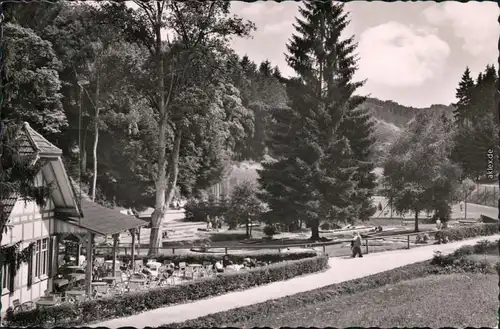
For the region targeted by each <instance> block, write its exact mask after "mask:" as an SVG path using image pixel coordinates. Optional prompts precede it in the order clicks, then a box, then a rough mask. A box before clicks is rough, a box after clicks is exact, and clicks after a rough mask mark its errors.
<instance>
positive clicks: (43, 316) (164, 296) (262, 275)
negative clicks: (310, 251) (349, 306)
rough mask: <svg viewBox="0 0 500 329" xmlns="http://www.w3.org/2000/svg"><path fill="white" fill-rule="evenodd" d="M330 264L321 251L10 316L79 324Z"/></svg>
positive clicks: (17, 320)
mask: <svg viewBox="0 0 500 329" xmlns="http://www.w3.org/2000/svg"><path fill="white" fill-rule="evenodd" d="M327 267H328V256H326V255H320V256H315V257H309V258H305V259H299V260H293V261H285V262H282V263H278V264H271V265H269V266H265V267H258V268H254V269H250V270H247V271H241V272H233V273H222V274H220V275H217V276H214V277H209V278H205V279H201V280H197V281H192V282H188V283H183V284H180V285H174V286H168V287H158V288H154V289H151V290H149V291H141V292H134V293H125V294H123V295H121V296H113V297H109V298H104V299H97V300H90V301H85V302H83V303H80V304H75V305H73V304H63V305H60V306H54V307H50V308H42V309H35V310H31V311H26V312H20V313H16V314H10V316H9V317H8V319H7V320H8V325H9V326H79V325H83V324H89V323H93V322H100V321H105V320H109V319H112V318H117V317H124V316H130V315H133V314H137V313H140V312H144V311H147V310H153V309H157V308H160V307H165V306H169V305H173V304H179V303H186V302H189V301H192V300H197V299H202V298H206V297H211V296H216V295H220V294H224V293H227V292H229V291H236V290H241V289H247V288H250V287H254V286H259V285H263V284H267V283H271V282H276V281H282V280H288V279H291V278H293V277H296V276H299V275H303V274H309V273H314V272H319V271H322V270H324V269H326V268H327Z"/></svg>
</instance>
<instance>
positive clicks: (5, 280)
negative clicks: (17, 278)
mask: <svg viewBox="0 0 500 329" xmlns="http://www.w3.org/2000/svg"><path fill="white" fill-rule="evenodd" d="M9 276H10V271H9V265H8V264H4V265H3V266H2V291H4V290H5V289H9V281H10V280H9Z"/></svg>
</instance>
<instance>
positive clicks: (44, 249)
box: [40, 238, 49, 275]
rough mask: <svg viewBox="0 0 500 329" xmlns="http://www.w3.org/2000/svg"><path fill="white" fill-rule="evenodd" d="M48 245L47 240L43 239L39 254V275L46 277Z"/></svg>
mask: <svg viewBox="0 0 500 329" xmlns="http://www.w3.org/2000/svg"><path fill="white" fill-rule="evenodd" d="M48 245H49V239H47V238H45V239H43V240H42V250H41V253H40V258H41V261H40V264H41V269H40V274H41V275H47V272H48V268H49V252H48Z"/></svg>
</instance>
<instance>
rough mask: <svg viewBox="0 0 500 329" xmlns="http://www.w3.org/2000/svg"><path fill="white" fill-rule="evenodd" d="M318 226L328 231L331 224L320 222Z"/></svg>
mask: <svg viewBox="0 0 500 329" xmlns="http://www.w3.org/2000/svg"><path fill="white" fill-rule="evenodd" d="M319 228H320V229H322V230H325V231H328V230H331V225H330V223H322V224H321V225H320V226H319Z"/></svg>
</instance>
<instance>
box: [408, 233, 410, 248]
mask: <svg viewBox="0 0 500 329" xmlns="http://www.w3.org/2000/svg"><path fill="white" fill-rule="evenodd" d="M408 249H410V235H409V234H408Z"/></svg>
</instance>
